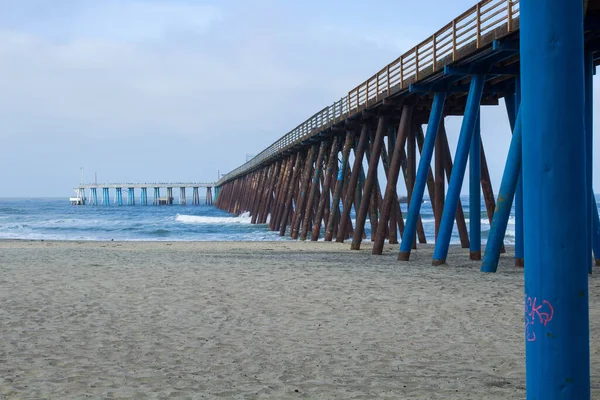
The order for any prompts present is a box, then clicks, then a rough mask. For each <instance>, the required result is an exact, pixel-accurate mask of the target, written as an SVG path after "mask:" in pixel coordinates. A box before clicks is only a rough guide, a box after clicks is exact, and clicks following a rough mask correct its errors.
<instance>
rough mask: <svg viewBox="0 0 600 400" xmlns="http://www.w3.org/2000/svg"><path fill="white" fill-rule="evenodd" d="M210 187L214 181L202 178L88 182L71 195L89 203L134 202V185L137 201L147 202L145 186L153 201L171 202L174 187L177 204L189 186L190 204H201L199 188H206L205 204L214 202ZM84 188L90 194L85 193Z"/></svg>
mask: <svg viewBox="0 0 600 400" xmlns="http://www.w3.org/2000/svg"><path fill="white" fill-rule="evenodd" d="M213 187H215V184H214V183H201V182H173V183H165V182H154V183H87V184H81V185H79V186H78V187H76V188H74V189H73V190H74V191H75V193H77V197H72V198H71V199H70V201H71V204H74V205H92V206H100V205H102V206H109V205H111V204H114V205H117V206H123V205H128V206H134V205H136V204H137V203H136V196H135V193H136V189H137V190H139V193H140V195H139V197H138V199H139V204H140V205H143V206H147V205H148V204H149V203H148V189H150V190H152V191H153V192H152V193H153V198H152V203H151V204H153V205H172V204H174V200H175V198H174V197H173V188H179V204H180V205H186V204H187V197H186V190H187V189H190V188H191V189H192V202H191V204H192V205H200V189H205V190H206V195H205V201H204V204H206V205H212V204H213V200H214V199H213V190H212V189H213ZM161 189H164V190H166V193H165V196H164V197H161ZM111 190H114V196H113V197H112V201H111V196H110V191H111ZM86 191H88V193H89V197H87V196H86ZM124 191H126V192H125V193H126V195H125V200H123V192H124Z"/></svg>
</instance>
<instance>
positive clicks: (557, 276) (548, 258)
mask: <svg viewBox="0 0 600 400" xmlns="http://www.w3.org/2000/svg"><path fill="white" fill-rule="evenodd" d="M520 5H521V10H520V12H521V16H520V18H521V33H520V34H521V38H520V47H521V49H520V54H521V78H522V80H521V89H522V115H521V119H522V125H523V128H522V129H523V132H526V134H524V135H523V167H522V168H523V169H522V171H523V211H524V215H525V216H526V218H525V219H524V225H523V232H524V237H525V238H527V239H526V242H525V253H524V256H525V260H527V266H526V268H525V271H524V276H525V343H526V345H525V358H526V368H525V370H526V387H527V398H528V399H540V400H542V399H543V400H552V399H578V400H587V399H589V398H590V350H589V341H590V336H589V306H588V273H587V267H586V263H587V261H588V256H589V253H590V251H591V249H590V242H589V241H588V240H587V237H586V231H585V230H584V229H582V227H583V226H586V224H587V223H588V221H589V220H588V218H587V217H588V212H587V203H588V201H589V191H588V190H587V187H586V163H585V157H582V155H583V154H585V145H586V138H585V85H584V45H583V2H581V1H573V0H528V1H523V2H521V3H520Z"/></svg>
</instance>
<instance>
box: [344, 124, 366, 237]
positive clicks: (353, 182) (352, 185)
mask: <svg viewBox="0 0 600 400" xmlns="http://www.w3.org/2000/svg"><path fill="white" fill-rule="evenodd" d="M368 140H369V128H368V126H367V125H366V124H365V125H363V126H362V130H361V132H360V139H359V141H358V147H357V149H356V152H355V157H354V167H353V168H352V175H351V176H350V182H349V183H348V189H347V193H346V198H345V199H344V206H343V209H342V218H341V220H340V227H339V229H338V234H337V237H336V242H338V243H343V242H344V239H345V236H346V227H347V220H348V219H349V218H350V210H351V209H352V198H353V197H354V195H355V192H356V188H357V185H358V178H359V174H360V171H361V170H362V161H363V157H364V155H365V148H366V147H367V142H368Z"/></svg>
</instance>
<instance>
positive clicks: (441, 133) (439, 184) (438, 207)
mask: <svg viewBox="0 0 600 400" xmlns="http://www.w3.org/2000/svg"><path fill="white" fill-rule="evenodd" d="M445 137H446V131H445V129H444V119H443V118H442V119H441V121H440V128H439V129H438V134H437V136H436V137H435V200H434V201H433V204H432V206H433V215H434V219H435V239H436V240H437V236H438V232H439V230H440V223H441V222H442V213H443V211H444V199H445V197H446V195H445V193H446V180H445V179H446V177H445V176H444V165H445V160H444V156H445V154H446V148H445V146H444V140H445Z"/></svg>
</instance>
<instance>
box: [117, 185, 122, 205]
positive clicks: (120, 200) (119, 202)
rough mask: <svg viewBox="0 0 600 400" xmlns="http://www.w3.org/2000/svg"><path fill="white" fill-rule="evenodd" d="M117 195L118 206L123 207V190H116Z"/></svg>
mask: <svg viewBox="0 0 600 400" xmlns="http://www.w3.org/2000/svg"><path fill="white" fill-rule="evenodd" d="M116 194H117V199H116V200H117V205H118V206H122V205H123V191H122V190H121V188H116Z"/></svg>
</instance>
